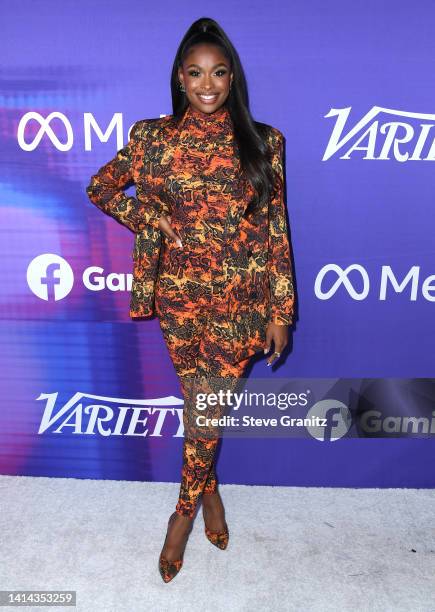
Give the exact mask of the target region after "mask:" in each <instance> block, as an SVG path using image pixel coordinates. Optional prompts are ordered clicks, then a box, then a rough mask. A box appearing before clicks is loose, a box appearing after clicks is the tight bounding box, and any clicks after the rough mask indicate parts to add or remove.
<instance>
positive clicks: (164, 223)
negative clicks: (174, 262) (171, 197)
mask: <svg viewBox="0 0 435 612" xmlns="http://www.w3.org/2000/svg"><path fill="white" fill-rule="evenodd" d="M159 229H160V230H161V231H162V232H163V233H164V234H165V236H167V237H168V238H169V239H170V240H173V241H174V242H175V244H176V245H177V246H178V247H180V249H182V248H183V243H182V242H181V236H179V235H178V234H176V233H175V232H174V230H173V229H172V226H171V216H170V215H162V216H161V217H160V219H159Z"/></svg>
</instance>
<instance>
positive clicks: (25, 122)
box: [17, 111, 164, 151]
mask: <svg viewBox="0 0 435 612" xmlns="http://www.w3.org/2000/svg"><path fill="white" fill-rule="evenodd" d="M160 116H161V117H163V116H164V115H160ZM54 122H55V127H57V128H59V127H60V130H59V129H58V131H60V132H61V133H62V134H63V135H64V136H65V142H62V141H61V140H60V139H59V138H58V136H57V135H56V132H55V130H54V129H53V127H52V123H54ZM35 126H37V127H38V130H37V132H36V134H35V133H34V129H35ZM130 130H131V128H130ZM130 130H129V131H128V139H129V138H130ZM83 132H84V140H85V150H86V151H91V149H92V133H94V134H95V135H96V137H97V138H98V141H99V142H107V141H108V140H109V138H110V137H111V136H112V133H113V132H115V135H116V148H117V150H119V149H121V148H122V147H123V143H124V129H123V119H122V113H114V114H113V116H112V119H111V120H110V123H109V125H108V126H107V128H105V130H104V131H103V130H102V129H101V128H100V126H99V125H98V123H97V121H96V119H95V118H94V116H93V115H92V113H84V115H83ZM26 135H27V139H26ZM29 135H32V140H30V139H29ZM44 136H46V137H47V138H48V139H49V140H50V141H51V143H52V145H53V146H54V148H55V149H57V150H58V151H69V150H70V149H72V147H73V144H74V131H73V127H72V125H71V122H70V120H69V119H68V117H66V116H65V115H64V114H63V113H59V112H57V111H53V112H52V113H50V114H49V115H47V117H44V116H43V115H41V114H40V113H37V112H35V111H30V112H28V113H25V114H24V115H23V116H22V117H21V119H20V122H19V124H18V132H17V140H18V145H19V146H20V147H21V149H23V151H34V150H35V149H36V148H37V147H38V145H39V143H40V142H41V140H42V138H43V137H44ZM28 140H29V142H28Z"/></svg>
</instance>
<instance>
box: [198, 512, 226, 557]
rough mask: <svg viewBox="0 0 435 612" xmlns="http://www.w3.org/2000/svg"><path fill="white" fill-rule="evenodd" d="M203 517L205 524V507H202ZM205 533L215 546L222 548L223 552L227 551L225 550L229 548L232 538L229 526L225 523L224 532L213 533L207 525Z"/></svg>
mask: <svg viewBox="0 0 435 612" xmlns="http://www.w3.org/2000/svg"><path fill="white" fill-rule="evenodd" d="M202 516H203V518H204V523H205V515H204V506H203V507H202ZM204 531H205V535H206V536H207V539H208V540H209V541H210V542H211V543H212V544H214V545H215V546H217V547H218V548H220V549H221V550H225V548H226V547H227V546H228V540H229V537H230V534H229V531H228V525H227V523H226V521H225V529H224V531H219V532H216V531H211V529H209V528H208V527H207V525H205V527H204Z"/></svg>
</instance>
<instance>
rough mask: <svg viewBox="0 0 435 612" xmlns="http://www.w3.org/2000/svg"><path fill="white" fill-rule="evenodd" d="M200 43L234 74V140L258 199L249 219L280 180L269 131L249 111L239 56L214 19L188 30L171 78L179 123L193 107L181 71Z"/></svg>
mask: <svg viewBox="0 0 435 612" xmlns="http://www.w3.org/2000/svg"><path fill="white" fill-rule="evenodd" d="M199 43H209V44H213V45H217V46H218V47H219V48H220V49H221V50H222V52H223V54H224V55H225V57H226V58H227V60H228V61H229V63H230V70H231V71H232V72H233V81H232V84H231V89H230V92H229V94H228V98H227V100H226V105H227V107H228V110H229V113H230V116H231V119H232V121H233V125H234V139H235V142H236V144H237V148H238V151H239V159H240V166H241V171H242V173H243V176H244V178H246V179H247V180H248V182H249V183H250V184H251V186H252V187H253V189H254V196H253V198H252V200H251V201H250V202H249V204H248V206H247V208H246V211H245V216H248V215H249V214H254V213H255V212H256V210H257V207H259V206H262V205H263V204H264V203H265V202H269V201H270V198H271V197H272V196H273V193H274V189H275V186H276V178H277V177H276V175H275V173H274V171H273V168H272V164H271V151H270V150H269V147H268V145H267V127H266V125H265V124H264V123H260V122H257V121H254V119H253V118H252V116H251V113H250V110H249V96H248V87H247V84H246V78H245V74H244V71H243V68H242V64H241V62H240V58H239V55H238V53H237V51H236V49H235V48H234V46H233V44H232V43H231V41H230V40H229V38H228V36H227V35H226V34H225V32H224V31H223V29H222V28H221V27H220V25H219V24H218V23H217V22H216V21H215V20H214V19H210V18H208V17H201V18H200V19H197V20H196V21H195V22H194V23H193V24H192V25H191V26H190V28H189V29H188V30H187V32H186V34H185V35H184V37H183V39H182V41H181V43H180V45H179V47H178V50H177V53H176V55H175V60H174V64H173V67H172V74H171V94H172V109H173V115H174V117H175V118H176V119H178V120H179V119H180V118H181V116H182V115H183V113H184V111H185V110H186V108H187V106H188V105H189V100H188V99H187V96H186V94H185V92H183V91H181V90H180V88H179V78H178V70H179V68H181V66H182V63H183V61H184V58H185V57H186V55H187V52H188V51H189V49H190V48H191V47H193V45H196V44H199Z"/></svg>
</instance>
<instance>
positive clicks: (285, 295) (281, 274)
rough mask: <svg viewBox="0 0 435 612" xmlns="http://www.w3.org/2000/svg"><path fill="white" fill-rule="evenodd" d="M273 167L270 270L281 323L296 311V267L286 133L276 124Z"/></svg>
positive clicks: (275, 318) (277, 319) (275, 310)
mask: <svg viewBox="0 0 435 612" xmlns="http://www.w3.org/2000/svg"><path fill="white" fill-rule="evenodd" d="M269 143H270V146H271V150H272V167H273V169H274V170H275V173H276V178H277V181H276V183H275V185H276V187H275V193H274V195H273V197H272V198H271V201H270V208H269V250H268V274H269V287H270V297H271V320H272V321H273V322H274V323H276V324H277V325H291V323H292V322H293V314H294V288H293V271H292V264H291V247H290V242H289V238H288V227H287V220H286V206H285V203H284V159H283V154H284V136H283V134H282V133H281V132H280V131H279V130H278V129H276V128H272V130H271V133H270V141H269Z"/></svg>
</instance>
